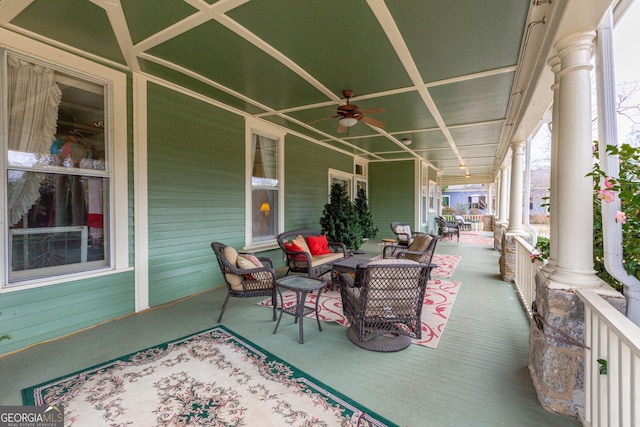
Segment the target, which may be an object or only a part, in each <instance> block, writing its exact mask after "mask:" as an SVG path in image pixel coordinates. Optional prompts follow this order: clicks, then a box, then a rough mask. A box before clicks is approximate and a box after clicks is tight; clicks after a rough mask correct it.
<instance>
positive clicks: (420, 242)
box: [382, 233, 440, 280]
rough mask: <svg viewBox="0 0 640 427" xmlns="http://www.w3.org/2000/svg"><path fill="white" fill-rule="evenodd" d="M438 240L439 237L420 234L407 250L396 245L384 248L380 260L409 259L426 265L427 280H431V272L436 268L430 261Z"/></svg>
mask: <svg viewBox="0 0 640 427" xmlns="http://www.w3.org/2000/svg"><path fill="white" fill-rule="evenodd" d="M438 240H440V236H435V235H433V234H423V233H420V234H419V235H417V236H416V237H415V238H414V240H413V242H412V243H411V245H410V246H409V247H408V248H405V247H403V246H398V245H387V246H385V247H384V248H383V250H382V258H383V259H390V258H396V259H410V260H412V261H417V262H419V263H420V264H426V265H428V266H429V267H430V268H429V270H428V274H429V276H428V279H429V280H431V270H432V269H434V268H436V267H437V265H436V264H434V263H433V262H432V260H433V255H434V254H435V252H436V245H437V244H438Z"/></svg>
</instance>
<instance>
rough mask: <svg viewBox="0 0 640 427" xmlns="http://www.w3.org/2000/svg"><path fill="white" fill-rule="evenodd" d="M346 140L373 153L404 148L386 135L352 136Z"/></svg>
mask: <svg viewBox="0 0 640 427" xmlns="http://www.w3.org/2000/svg"><path fill="white" fill-rule="evenodd" d="M345 141H346V142H348V143H349V144H352V145H355V146H357V147H360V148H362V149H363V150H365V151H369V152H371V153H379V152H385V151H401V150H402V148H401V147H399V146H398V144H396V143H395V142H393V141H391V140H389V139H388V138H386V137H384V136H378V137H370V138H351V139H345Z"/></svg>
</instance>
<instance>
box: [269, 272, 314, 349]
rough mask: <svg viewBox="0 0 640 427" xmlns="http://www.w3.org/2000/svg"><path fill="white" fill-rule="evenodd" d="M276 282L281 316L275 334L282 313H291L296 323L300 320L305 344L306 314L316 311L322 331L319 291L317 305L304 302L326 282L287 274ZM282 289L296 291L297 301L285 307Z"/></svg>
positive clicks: (301, 336) (301, 335) (301, 340)
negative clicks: (313, 305) (309, 294)
mask: <svg viewBox="0 0 640 427" xmlns="http://www.w3.org/2000/svg"><path fill="white" fill-rule="evenodd" d="M276 284H277V286H276V287H277V288H278V293H279V294H280V316H279V317H278V323H276V328H275V329H274V330H273V333H274V334H275V333H276V332H277V331H278V326H279V325H280V320H282V313H287V314H290V315H292V316H294V317H295V321H294V323H298V321H299V322H300V326H299V327H300V330H299V342H300V344H304V334H303V332H302V323H303V320H304V316H306V315H307V314H310V313H313V312H314V311H315V313H316V321H317V322H318V329H319V330H320V331H321V332H322V326H320V318H319V317H318V302H319V301H320V295H319V293H318V296H317V298H316V305H315V307H308V306H305V305H304V303H305V300H306V299H307V294H308V293H309V292H313V291H320V289H322V288H324V287H325V286H326V285H325V282H323V281H322V280H318V279H313V278H311V277H307V276H286V277H283V278H281V279H278V280H276ZM282 289H288V290H291V291H294V292H295V293H296V303H295V304H294V305H292V306H291V307H288V308H284V299H283V297H282Z"/></svg>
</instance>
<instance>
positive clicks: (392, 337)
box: [340, 259, 431, 351]
mask: <svg viewBox="0 0 640 427" xmlns="http://www.w3.org/2000/svg"><path fill="white" fill-rule="evenodd" d="M429 270H431V267H430V266H428V265H425V264H420V263H418V262H416V261H411V260H407V259H384V260H379V261H372V262H370V263H369V264H367V265H364V266H358V267H356V272H355V278H351V276H350V275H348V274H341V275H340V294H341V296H342V310H343V312H344V315H345V316H346V318H347V320H348V321H349V324H350V326H349V329H348V331H347V336H348V338H349V340H350V341H351V342H353V343H354V344H356V345H357V346H359V347H362V348H364V349H367V350H373V351H398V350H402V349H403V348H406V347H408V346H409V345H410V344H411V339H412V338H418V339H419V338H421V336H422V332H421V326H422V324H421V322H420V315H421V313H422V306H423V302H424V294H425V290H426V287H427V278H428V276H429Z"/></svg>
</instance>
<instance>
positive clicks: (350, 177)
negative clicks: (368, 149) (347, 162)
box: [327, 168, 356, 202]
mask: <svg viewBox="0 0 640 427" xmlns="http://www.w3.org/2000/svg"><path fill="white" fill-rule="evenodd" d="M333 178H336V179H339V180H344V181H348V182H349V185H348V188H347V191H348V192H349V200H351V201H352V202H353V200H354V199H355V197H356V196H355V192H356V190H355V179H354V178H355V174H353V173H349V172H345V171H341V170H339V169H331V168H329V172H328V173H327V201H331V181H332V180H333Z"/></svg>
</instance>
